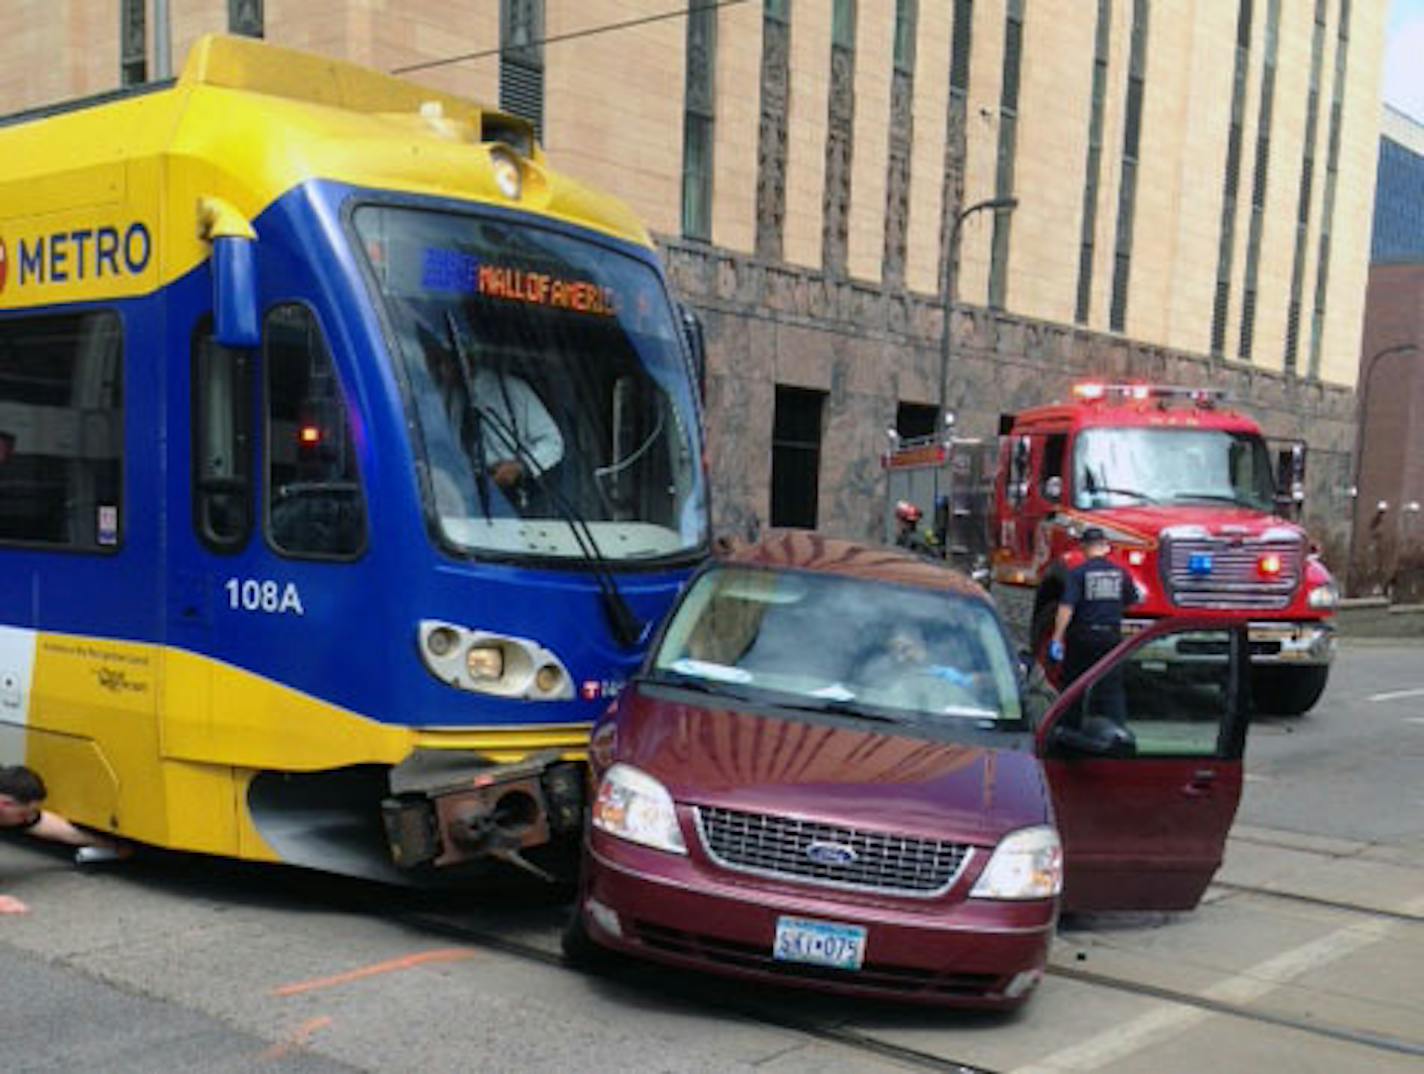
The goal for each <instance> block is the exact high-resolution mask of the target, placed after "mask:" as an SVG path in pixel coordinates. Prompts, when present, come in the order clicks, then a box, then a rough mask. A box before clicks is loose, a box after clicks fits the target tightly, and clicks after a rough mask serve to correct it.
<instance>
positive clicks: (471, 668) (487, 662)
mask: <svg viewBox="0 0 1424 1074" xmlns="http://www.w3.org/2000/svg"><path fill="white" fill-rule="evenodd" d="M465 670H466V671H468V672H469V673H470V678H472V679H475V680H476V681H478V682H493V681H494V680H495V679H502V678H504V650H503V649H501V648H500V647H499V646H498V645H471V646H470V647H469V649H468V650H466V652H465Z"/></svg>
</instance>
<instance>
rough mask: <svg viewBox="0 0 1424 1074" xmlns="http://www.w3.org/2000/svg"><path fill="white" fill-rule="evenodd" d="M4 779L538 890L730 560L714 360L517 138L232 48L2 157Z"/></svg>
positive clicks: (441, 109) (258, 836)
mask: <svg viewBox="0 0 1424 1074" xmlns="http://www.w3.org/2000/svg"><path fill="white" fill-rule="evenodd" d="M0 206H3V215H2V216H0V759H3V760H5V761H11V762H13V761H24V762H25V763H27V764H29V765H31V766H32V767H34V768H35V769H37V770H38V771H39V772H40V773H41V774H42V775H43V776H44V778H45V779H46V781H47V782H48V783H49V785H50V788H51V792H52V795H51V804H52V805H53V807H54V808H56V809H58V810H59V811H61V812H63V813H65V814H67V815H68V816H70V817H71V818H73V819H74V820H76V821H78V822H80V823H83V824H86V825H90V826H93V827H95V828H99V829H102V830H105V831H111V832H114V833H117V834H119V835H121V836H124V837H126V838H129V839H132V840H136V841H138V842H140V843H144V844H150V845H154V846H159V847H165V848H173V849H178V850H183V851H194V852H201V853H207V854H215V855H223V856H231V857H237V858H243V859H250V860H256V861H273V862H286V863H292V864H296V865H302V866H308V867H314V868H318V869H323V870H327V871H332V872H337V873H346V874H352V875H364V876H373V877H381V878H387V879H393V878H400V879H406V880H412V879H414V880H431V881H434V880H437V879H441V878H445V877H449V876H452V875H460V874H462V873H468V872H469V871H471V868H473V867H483V866H482V865H481V864H480V863H485V862H488V861H489V860H490V859H501V860H503V861H505V862H508V863H512V864H514V865H522V866H526V867H528V868H531V869H533V870H535V871H543V870H545V867H546V866H545V864H541V855H545V856H548V857H553V856H554V854H553V852H554V850H555V849H556V848H557V847H558V846H559V844H560V843H561V842H562V841H564V840H565V838H566V837H569V836H571V835H573V834H574V833H575V832H576V830H577V829H578V827H579V826H580V824H581V810H582V806H583V795H584V787H583V778H584V777H583V772H582V768H581V766H580V764H579V760H580V758H581V757H582V756H583V751H584V748H585V744H586V739H587V731H588V727H589V724H590V722H591V720H592V718H593V717H594V715H595V714H596V713H597V711H598V709H599V707H600V706H601V705H603V704H605V701H606V698H607V697H608V696H610V695H611V694H613V693H615V692H616V691H617V689H618V688H619V686H620V684H621V682H622V681H623V680H624V679H625V678H626V676H627V675H628V674H629V673H630V672H631V670H632V669H633V668H635V667H636V665H637V663H638V661H639V660H640V658H641V656H642V655H643V652H644V649H645V645H646V641H647V637H648V633H649V625H650V624H652V623H654V622H655V621H656V620H657V619H658V618H659V617H661V615H662V614H663V612H664V611H665V610H666V609H667V607H668V606H669V604H670V602H671V601H672V599H673V597H674V595H675V594H676V592H677V590H678V588H679V586H680V585H681V584H682V582H683V581H684V580H685V578H686V577H687V574H688V573H689V571H690V570H691V569H692V567H694V566H695V565H696V563H697V562H698V561H700V560H701V559H702V558H703V557H704V555H705V554H706V552H707V548H708V509H707V493H706V478H705V474H704V466H703V461H702V433H701V418H700V412H699V406H700V404H699V399H698V392H697V375H698V370H699V368H700V362H701V356H700V354H701V352H700V334H699V333H698V332H697V331H696V330H695V322H694V321H693V320H692V319H691V318H690V315H689V314H687V313H686V311H684V310H683V309H682V308H681V307H680V306H679V305H678V304H677V303H676V302H675V301H674V300H673V299H672V297H671V296H670V294H669V290H668V286H667V283H666V281H665V278H664V275H663V272H662V270H661V268H660V266H659V263H658V260H657V258H656V255H655V252H654V249H653V245H652V243H651V240H650V239H649V236H648V234H647V232H646V231H645V230H644V228H643V227H642V226H641V225H640V224H639V223H638V222H637V220H636V219H635V218H634V217H633V215H632V214H631V213H630V211H629V210H628V209H627V208H626V207H625V206H624V205H623V204H622V203H620V202H619V201H617V200H615V199H613V198H610V197H607V196H604V195H601V194H598V193H595V192H593V191H590V190H589V189H587V188H585V187H583V186H581V185H580V184H578V183H576V182H574V181H572V180H571V179H569V178H568V177H566V176H563V175H560V174H559V173H558V172H556V171H554V170H553V169H552V168H551V167H550V165H549V163H548V161H547V159H546V157H545V155H544V153H543V150H542V149H541V148H540V147H539V145H538V144H537V143H536V140H535V138H534V134H533V131H532V130H531V128H530V126H529V125H528V124H527V123H525V122H524V121H522V120H520V119H517V118H514V117H512V116H508V115H504V114H500V113H498V112H494V111H490V110H486V109H482V108H480V107H479V106H477V105H475V104H473V103H471V102H468V101H465V100H461V99H459V98H455V97H451V96H448V95H445V94H441V93H438V92H434V91H430V90H426V89H423V88H421V87H418V86H415V85H413V84H410V83H407V82H404V81H401V80H397V79H394V78H390V77H388V76H385V75H382V74H378V73H376V72H371V71H367V70H363V69H361V68H358V67H354V66H351V65H348V64H343V63H338V62H334V61H331V60H329V59H326V58H320V57H315V56H308V55H304V54H301V53H295V52H291V51H287V50H283V49H278V48H274V47H272V46H269V45H266V44H263V43H260V42H255V41H248V40H245V39H236V38H226V37H209V38H204V39H202V40H201V41H200V42H199V43H198V44H197V45H196V47H195V48H194V50H193V52H192V53H191V55H190V56H189V58H188V61H187V64H186V66H185V68H184V70H183V73H182V74H181V76H180V77H179V78H177V79H176V80H174V81H172V82H169V83H165V84H157V85H152V86H148V87H144V88H142V89H140V90H136V91H124V92H121V93H117V94H112V95H108V96H107V97H105V98H102V99H91V100H87V101H83V102H75V103H74V104H73V105H68V106H60V107H56V108H53V109H48V110H44V111H40V112H33V113H26V114H21V115H17V116H12V117H8V118H7V119H4V120H0Z"/></svg>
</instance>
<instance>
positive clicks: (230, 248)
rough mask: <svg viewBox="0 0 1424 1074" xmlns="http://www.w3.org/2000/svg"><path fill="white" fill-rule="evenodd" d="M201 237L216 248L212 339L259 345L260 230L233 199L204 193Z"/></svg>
mask: <svg viewBox="0 0 1424 1074" xmlns="http://www.w3.org/2000/svg"><path fill="white" fill-rule="evenodd" d="M198 237H199V238H201V239H204V240H206V241H207V242H209V243H211V244H212V248H213V256H212V273H213V339H214V340H216V341H217V342H218V343H219V344H221V345H222V346H224V347H237V348H241V347H255V346H257V345H258V344H259V343H261V342H262V328H261V317H260V316H259V307H258V298H257V232H255V231H254V230H253V229H252V223H251V222H250V221H249V220H248V219H247V217H245V216H244V215H243V214H242V212H241V211H240V210H239V209H237V208H236V207H235V206H233V205H232V204H231V203H230V202H227V201H225V200H223V199H222V198H218V197H201V198H199V199H198Z"/></svg>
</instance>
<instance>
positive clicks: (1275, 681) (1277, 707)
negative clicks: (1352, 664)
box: [1251, 667, 1330, 716]
mask: <svg viewBox="0 0 1424 1074" xmlns="http://www.w3.org/2000/svg"><path fill="white" fill-rule="evenodd" d="M1329 676H1330V669H1329V668H1328V667H1304V668H1292V667H1281V668H1278V667H1256V668H1252V669H1251V696H1252V698H1253V699H1254V700H1255V702H1256V711H1257V712H1259V713H1261V714H1262V715H1263V716H1302V715H1304V714H1305V713H1307V712H1309V711H1310V709H1311V707H1312V706H1313V705H1314V704H1315V703H1316V702H1317V701H1319V700H1320V695H1321V694H1322V693H1324V692H1325V680H1326V679H1327V678H1329Z"/></svg>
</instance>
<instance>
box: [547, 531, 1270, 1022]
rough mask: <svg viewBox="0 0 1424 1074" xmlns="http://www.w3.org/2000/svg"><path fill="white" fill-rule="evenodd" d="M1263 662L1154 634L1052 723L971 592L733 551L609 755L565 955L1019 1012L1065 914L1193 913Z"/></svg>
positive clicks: (698, 598)
mask: <svg viewBox="0 0 1424 1074" xmlns="http://www.w3.org/2000/svg"><path fill="white" fill-rule="evenodd" d="M1245 644H1246V641H1245V635H1244V632H1242V631H1241V630H1239V629H1235V628H1229V627H1223V626H1221V625H1219V624H1209V623H1201V622H1185V621H1179V622H1177V623H1161V624H1158V625H1156V626H1155V627H1153V628H1152V629H1151V630H1149V631H1146V632H1144V633H1142V634H1139V635H1137V636H1135V637H1133V638H1131V639H1130V640H1128V641H1126V642H1124V643H1123V644H1122V645H1121V646H1120V647H1119V648H1118V650H1117V651H1115V652H1114V653H1112V654H1110V655H1109V656H1108V657H1107V658H1105V659H1104V660H1103V661H1102V662H1100V663H1099V664H1098V666H1096V667H1095V668H1093V669H1092V670H1091V671H1090V672H1088V674H1086V675H1085V676H1083V677H1082V678H1081V679H1079V680H1078V681H1077V682H1075V683H1074V684H1073V685H1072V686H1071V687H1070V688H1069V689H1068V690H1067V691H1066V692H1065V693H1064V694H1063V695H1062V696H1061V697H1058V696H1054V695H1052V694H1051V692H1050V691H1049V690H1048V688H1046V687H1038V688H1032V689H1031V688H1028V687H1027V686H1026V685H1025V683H1024V682H1023V678H1022V674H1021V672H1020V669H1019V665H1018V662H1017V660H1016V659H1015V657H1014V655H1013V653H1012V651H1011V649H1010V646H1009V643H1008V640H1007V638H1006V635H1005V633H1004V630H1003V628H1002V625H1001V623H1000V621H999V619H998V616H997V614H996V613H995V611H994V608H993V606H992V605H991V603H990V602H989V600H988V598H987V597H986V596H985V594H984V593H983V591H982V590H980V589H979V588H978V587H977V586H975V585H974V584H973V583H971V582H969V581H968V580H966V579H965V578H963V577H962V576H961V575H959V574H957V573H955V572H953V571H950V570H948V569H945V568H942V567H939V566H937V565H934V564H931V563H929V562H926V561H924V560H922V559H919V558H916V557H913V556H910V555H908V554H905V553H902V552H899V551H897V550H891V549H885V548H872V547H866V546H861V545H856V544H852V543H848V542H844V541H836V540H830V539H826V538H822V537H820V536H819V535H816V534H812V533H805V532H795V533H780V534H775V535H773V536H770V537H768V538H766V539H764V540H763V541H761V542H760V543H757V544H755V545H751V546H748V547H746V548H743V549H741V550H738V551H736V552H734V553H733V554H731V555H729V556H727V557H725V558H722V559H719V560H717V561H715V562H714V563H712V564H710V565H708V566H707V567H706V568H704V569H703V570H702V571H701V572H700V573H699V574H698V575H697V576H696V577H695V578H694V579H693V580H692V581H691V582H690V583H689V585H688V586H687V588H686V590H685V591H684V593H683V596H682V598H681V600H680V602H679V604H678V606H677V608H676V609H675V610H674V611H673V613H672V614H671V615H670V616H669V618H668V620H667V622H666V623H665V624H664V626H663V629H662V632H661V634H660V636H659V638H658V639H657V641H656V643H655V644H654V645H653V647H652V649H651V651H650V653H649V656H648V659H647V662H646V663H645V665H644V667H643V669H642V671H641V673H640V674H639V675H638V676H637V677H636V678H635V679H634V681H633V682H632V683H630V685H629V688H628V689H627V690H626V691H625V692H624V693H623V695H622V696H621V697H620V698H619V699H618V701H617V702H616V703H615V704H614V705H613V706H612V707H611V708H610V709H609V710H608V712H607V713H606V714H605V715H604V716H603V717H602V718H601V719H600V720H599V722H598V724H597V725H596V726H595V728H594V732H593V737H592V741H591V745H590V766H591V774H592V780H593V786H594V788H595V794H594V800H593V805H592V809H591V822H590V824H589V826H588V831H587V838H586V844H585V853H584V869H583V877H582V881H581V883H580V891H579V896H578V902H577V905H576V907H575V909H574V913H573V914H572V916H571V918H570V923H569V926H568V928H567V929H566V931H565V936H564V946H565V951H566V952H567V954H568V955H569V956H570V958H572V959H574V960H576V961H590V960H592V959H593V958H594V957H595V956H596V955H599V954H602V953H604V952H605V949H613V950H616V951H621V952H625V953H628V954H633V955H637V956H639V957H642V958H648V959H653V960H656V961H659V962H663V963H668V964H671V965H674V966H680V967H689V968H698V969H707V970H713V971H716V972H720V973H726V974H732V975H737V976H746V977H756V978H762V979H776V980H783V981H786V982H789V983H797V984H802V985H806V986H809V987H814V988H821V989H828V990H833V991H838V992H846V993H856V994H864V995H881V996H891V997H898V998H903V999H906V1000H914V1001H919V1002H929V1003H945V1004H954V1005H963V1006H980V1007H1012V1006H1015V1005H1017V1004H1020V1003H1022V1002H1023V1001H1024V1000H1025V999H1027V997H1028V996H1029V994H1030V993H1031V992H1032V990H1033V988H1034V986H1035V985H1036V984H1037V983H1038V981H1039V979H1040V978H1041V977H1042V975H1043V971H1044V965H1045V962H1046V960H1047V957H1048V947H1049V942H1050V939H1051V938H1052V935H1053V931H1054V926H1055V923H1056V920H1057V917H1058V913H1059V909H1060V892H1061V893H1062V894H1061V901H1062V905H1063V907H1064V908H1065V909H1070V910H1094V909H1189V908H1191V907H1192V906H1194V905H1196V902H1197V900H1198V899H1199V898H1200V896H1201V894H1202V892H1203V890H1204V889H1205V888H1206V885H1207V883H1208V882H1209V881H1210V880H1211V877H1212V875H1213V874H1214V873H1215V871H1216V869H1217V867H1218V865H1219V864H1220V862H1221V856H1222V851H1223V847H1224V844H1225V840H1226V833H1227V830H1228V828H1229V827H1230V824H1231V820H1232V817H1233V815H1234V814H1235V810H1236V805H1237V801H1238V799H1239V797H1240V788H1241V755H1242V749H1243V745H1244V739H1245V721H1244V717H1243V715H1242V714H1241V712H1240V701H1241V699H1242V697H1243V696H1244V694H1243V693H1242V684H1243V682H1244V680H1243V678H1242V676H1243V671H1244V668H1245V665H1246V661H1245ZM1124 710H1125V711H1126V718H1125V719H1124V718H1123V716H1122V713H1123V712H1124ZM1104 713H1115V714H1116V719H1110V718H1109V717H1108V716H1106V715H1103V714H1104Z"/></svg>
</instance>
